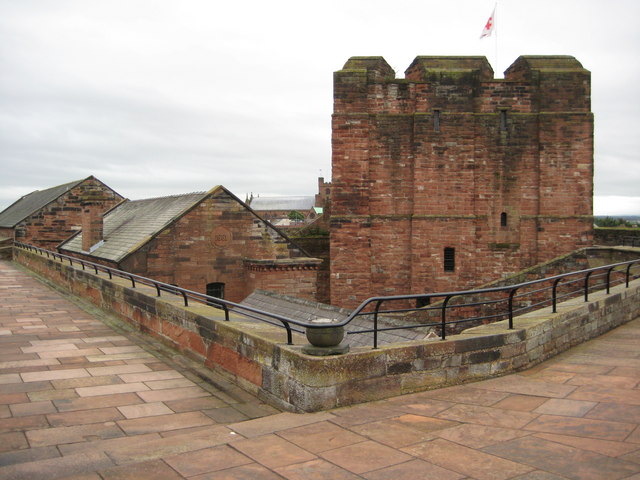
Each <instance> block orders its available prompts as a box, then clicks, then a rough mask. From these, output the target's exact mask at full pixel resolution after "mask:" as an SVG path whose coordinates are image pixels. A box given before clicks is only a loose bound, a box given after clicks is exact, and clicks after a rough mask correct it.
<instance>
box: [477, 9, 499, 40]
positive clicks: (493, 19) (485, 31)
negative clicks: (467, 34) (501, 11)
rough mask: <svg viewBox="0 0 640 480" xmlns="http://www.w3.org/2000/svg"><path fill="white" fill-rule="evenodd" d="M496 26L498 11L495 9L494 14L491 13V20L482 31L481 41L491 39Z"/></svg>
mask: <svg viewBox="0 0 640 480" xmlns="http://www.w3.org/2000/svg"><path fill="white" fill-rule="evenodd" d="M495 26H496V9H495V7H494V8H493V12H491V16H490V17H489V20H487V24H486V25H485V26H484V28H483V29H482V33H481V34H480V39H483V38H485V37H490V36H491V34H492V33H493V29H494V28H495Z"/></svg>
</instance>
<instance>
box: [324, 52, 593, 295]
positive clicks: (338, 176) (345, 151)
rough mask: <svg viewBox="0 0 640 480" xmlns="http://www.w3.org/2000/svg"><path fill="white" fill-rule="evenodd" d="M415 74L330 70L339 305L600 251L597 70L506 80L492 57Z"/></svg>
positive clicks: (552, 63) (566, 66)
mask: <svg viewBox="0 0 640 480" xmlns="http://www.w3.org/2000/svg"><path fill="white" fill-rule="evenodd" d="M405 73H406V78H405V79H396V78H395V73H394V72H393V70H392V69H391V68H390V67H389V65H388V64H387V63H386V62H385V61H384V59H382V58H381V57H354V58H352V59H350V60H349V61H348V62H347V63H346V64H345V66H344V68H343V69H342V70H341V71H338V72H336V73H335V74H334V114H333V118H332V131H333V134H332V148H333V154H332V169H333V170H332V186H331V257H332V258H331V300H332V303H333V304H335V305H340V306H344V307H352V306H354V305H356V304H358V303H359V302H360V301H361V300H363V299H365V298H367V297H370V296H374V295H394V294H406V293H425V292H434V291H447V290H455V289H462V288H469V287H471V286H473V285H479V284H482V283H486V282H488V281H491V280H493V279H496V278H500V277H501V276H503V275H505V274H510V273H514V272H517V271H519V270H521V269H523V268H526V267H529V266H531V265H534V264H536V263H538V262H542V261H545V260H548V259H550V258H553V257H556V256H558V255H561V254H564V253H567V252H569V251H572V250H574V249H577V248H580V247H584V246H588V245H590V244H592V197H593V186H592V185H593V116H592V114H591V112H590V74H589V72H588V71H587V70H584V69H583V68H582V66H581V65H580V64H579V63H578V62H577V61H576V60H575V59H573V58H572V57H520V58H519V59H518V60H516V62H515V63H514V64H513V65H512V66H511V67H510V68H509V69H508V70H507V72H506V75H505V79H504V80H495V79H493V71H492V70H491V67H490V66H489V64H488V62H487V61H486V59H485V58H484V57H418V58H416V60H415V61H414V62H413V63H412V65H411V66H410V67H409V68H408V69H407V71H406V72H405ZM567 96H568V97H567ZM445 248H447V249H454V250H453V251H454V254H455V267H454V268H453V271H447V270H445V268H444V258H443V256H444V251H445Z"/></svg>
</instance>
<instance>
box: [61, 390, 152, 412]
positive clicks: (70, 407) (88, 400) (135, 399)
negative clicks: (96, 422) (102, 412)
mask: <svg viewBox="0 0 640 480" xmlns="http://www.w3.org/2000/svg"><path fill="white" fill-rule="evenodd" d="M53 403H54V405H55V406H56V408H57V409H58V411H59V412H70V411H76V410H91V409H94V408H104V407H120V406H123V405H134V404H137V403H143V400H142V399H141V398H140V397H139V396H138V395H136V394H135V393H119V394H111V395H100V396H96V397H84V398H64V399H61V400H54V401H53Z"/></svg>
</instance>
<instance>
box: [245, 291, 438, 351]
mask: <svg viewBox="0 0 640 480" xmlns="http://www.w3.org/2000/svg"><path fill="white" fill-rule="evenodd" d="M240 303H241V305H246V306H248V307H253V308H256V309H258V310H262V311H264V312H269V313H274V314H277V315H282V316H284V317H288V318H292V319H297V320H304V321H309V320H313V319H316V318H332V319H335V320H344V319H345V318H347V317H348V316H349V314H350V313H351V311H349V310H346V309H344V308H339V307H334V306H331V305H326V304H323V303H317V302H311V301H308V300H303V299H300V298H293V297H288V296H286V295H280V294H277V293H273V292H265V291H263V290H256V291H254V292H253V293H252V294H251V295H249V296H248V297H247V298H245V299H244V300H243V301H242V302H240ZM258 316H259V315H258ZM263 318H264V319H265V321H266V320H267V317H263ZM244 320H245V319H243V321H244ZM255 321H259V320H255ZM276 324H277V325H278V326H282V324H281V323H279V322H277V323H276ZM372 325H373V322H372V320H371V318H367V317H356V318H354V319H353V320H352V321H351V322H350V323H349V324H347V325H346V326H345V331H346V332H355V331H359V330H368V329H371V328H372ZM393 325H394V320H393V319H390V318H381V319H378V327H379V328H385V327H391V326H393ZM426 335H427V331H426V330H425V329H423V328H415V329H414V328H412V329H405V330H388V331H379V332H378V343H379V344H387V343H401V342H408V341H411V340H422V339H424V338H425V336H426ZM344 342H345V343H348V344H349V345H351V346H352V347H356V346H358V347H359V346H369V347H370V346H371V345H373V333H361V334H357V335H353V334H351V335H349V334H347V335H345V339H344Z"/></svg>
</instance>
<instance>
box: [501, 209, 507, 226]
mask: <svg viewBox="0 0 640 480" xmlns="http://www.w3.org/2000/svg"><path fill="white" fill-rule="evenodd" d="M500 226H501V227H506V226H507V212H502V213H501V214H500Z"/></svg>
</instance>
